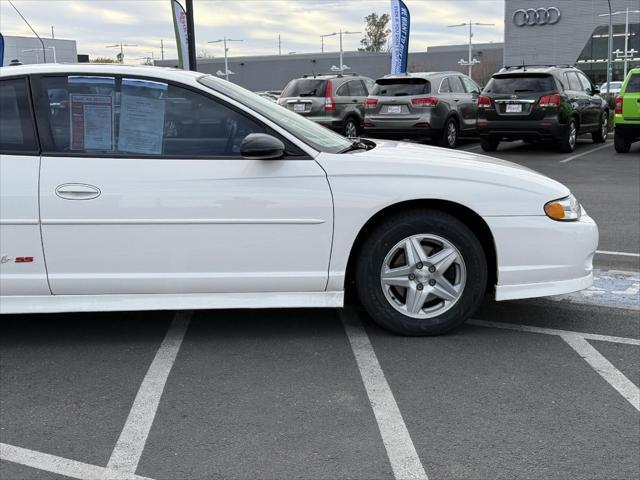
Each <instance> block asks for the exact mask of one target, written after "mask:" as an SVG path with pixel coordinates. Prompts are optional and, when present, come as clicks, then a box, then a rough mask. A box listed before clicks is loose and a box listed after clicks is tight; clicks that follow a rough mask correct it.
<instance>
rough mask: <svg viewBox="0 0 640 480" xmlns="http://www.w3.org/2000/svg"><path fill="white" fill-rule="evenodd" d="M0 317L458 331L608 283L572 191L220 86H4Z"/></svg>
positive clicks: (91, 78) (148, 76)
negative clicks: (475, 318) (290, 312)
mask: <svg viewBox="0 0 640 480" xmlns="http://www.w3.org/2000/svg"><path fill="white" fill-rule="evenodd" d="M0 149H1V150H0V153H1V155H2V156H1V161H0V194H1V198H0V200H1V202H0V212H1V214H0V222H1V231H0V249H1V251H0V255H1V264H0V293H1V297H0V311H1V312H2V313H41V312H78V311H104V310H158V309H208V308H212V309H213V308H268V307H341V306H342V305H343V303H344V298H345V292H347V293H349V292H350V291H353V293H354V294H356V293H357V296H358V298H359V300H360V302H361V303H362V304H363V306H364V307H365V308H366V310H367V311H368V313H369V314H370V315H371V317H372V318H373V319H374V320H375V321H376V322H377V323H379V324H380V325H381V326H383V327H385V328H387V329H389V330H392V331H394V332H398V333H401V334H407V335H432V334H438V333H443V332H445V331H448V330H450V329H452V328H454V327H456V326H458V325H460V324H461V323H463V322H464V321H465V320H466V319H467V318H469V317H470V316H471V315H473V313H474V311H475V310H476V309H477V308H478V306H479V305H480V303H481V301H482V299H483V298H484V296H485V293H487V292H490V293H492V294H495V298H496V299H497V300H508V299H516V298H526V297H537V296H544V295H553V294H559V293H565V292H571V291H575V290H580V289H583V288H586V287H588V286H590V285H591V284H592V258H593V255H594V252H595V249H596V247H597V243H598V230H597V227H596V224H595V223H594V221H593V220H592V219H591V218H590V217H589V216H588V215H587V213H586V212H585V210H584V209H583V208H582V207H581V206H580V204H579V203H578V202H577V201H576V199H575V198H574V197H573V196H572V195H571V193H570V191H569V190H568V189H567V188H566V187H565V186H563V185H561V184H560V183H558V182H556V181H554V180H551V179H549V178H547V177H545V176H543V175H540V174H538V173H536V172H533V171H531V170H528V169H526V168H523V167H520V166H518V165H514V164H511V163H508V162H505V161H500V160H496V159H493V158H489V157H485V156H481V155H476V154H472V153H467V152H461V151H454V150H445V149H440V148H435V147H429V146H423V145H416V144H409V143H402V142H391V141H379V140H349V139H346V138H344V137H342V136H339V135H337V134H335V133H332V132H331V131H329V130H327V129H325V128H324V127H321V126H319V125H317V124H315V123H313V122H311V121H308V120H306V119H305V118H303V117H302V116H299V115H297V114H294V113H291V112H289V111H287V110H286V109H284V108H282V107H280V106H278V105H276V104H274V103H272V102H270V101H268V100H264V99H262V98H260V97H259V96H257V95H254V94H252V93H250V92H249V91H247V90H244V89H242V88H240V87H238V86H236V85H233V84H232V83H228V82H225V81H223V80H220V79H217V78H215V77H212V76H210V75H203V74H201V73H196V72H185V71H181V70H173V69H161V68H154V67H126V66H113V65H108V66H107V65H54V64H52V65H34V66H16V67H7V68H2V69H0Z"/></svg>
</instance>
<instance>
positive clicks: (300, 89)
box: [281, 78, 327, 97]
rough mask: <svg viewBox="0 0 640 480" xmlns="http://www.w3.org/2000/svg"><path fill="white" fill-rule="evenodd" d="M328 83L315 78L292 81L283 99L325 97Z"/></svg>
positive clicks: (283, 94)
mask: <svg viewBox="0 0 640 480" xmlns="http://www.w3.org/2000/svg"><path fill="white" fill-rule="evenodd" d="M326 92H327V81H326V80H317V79H315V78H299V79H297V80H291V81H290V82H289V84H288V85H287V86H286V87H285V89H284V90H283V91H282V95H281V97H324V95H325V93H326Z"/></svg>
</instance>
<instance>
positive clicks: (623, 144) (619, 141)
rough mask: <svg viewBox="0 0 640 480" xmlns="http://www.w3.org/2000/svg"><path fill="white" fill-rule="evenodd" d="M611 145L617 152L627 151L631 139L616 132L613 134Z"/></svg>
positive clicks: (629, 148)
mask: <svg viewBox="0 0 640 480" xmlns="http://www.w3.org/2000/svg"><path fill="white" fill-rule="evenodd" d="M613 147H614V148H615V149H616V152H618V153H629V150H631V139H630V138H626V137H625V136H624V135H620V134H619V133H616V134H615V135H614V136H613Z"/></svg>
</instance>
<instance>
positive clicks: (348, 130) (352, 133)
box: [344, 120, 358, 138]
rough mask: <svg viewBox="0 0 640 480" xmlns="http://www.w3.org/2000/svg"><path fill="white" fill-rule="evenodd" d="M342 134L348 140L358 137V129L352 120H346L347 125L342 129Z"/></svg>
mask: <svg viewBox="0 0 640 480" xmlns="http://www.w3.org/2000/svg"><path fill="white" fill-rule="evenodd" d="M344 133H345V134H346V136H347V137H349V138H354V137H357V136H358V127H357V126H356V123H355V122H354V121H353V120H347V124H346V125H345V127H344Z"/></svg>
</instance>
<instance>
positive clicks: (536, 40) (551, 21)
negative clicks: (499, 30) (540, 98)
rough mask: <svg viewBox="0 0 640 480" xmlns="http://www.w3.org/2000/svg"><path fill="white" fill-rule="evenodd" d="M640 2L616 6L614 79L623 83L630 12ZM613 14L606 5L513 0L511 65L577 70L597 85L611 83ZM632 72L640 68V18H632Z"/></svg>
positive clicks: (508, 13)
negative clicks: (609, 55)
mask: <svg viewBox="0 0 640 480" xmlns="http://www.w3.org/2000/svg"><path fill="white" fill-rule="evenodd" d="M627 8H628V9H629V10H636V11H637V10H640V0H611V11H612V12H613V13H616V12H625V13H620V14H618V15H614V16H613V17H612V18H613V51H614V55H613V69H612V70H613V71H612V74H613V79H614V80H622V77H623V69H624V60H623V55H624V48H625V36H626V35H625V30H626V26H625V24H626V9H627ZM607 13H609V6H608V3H607V1H606V0H507V1H506V2H505V12H504V27H505V28H504V64H505V65H520V64H522V63H525V64H527V65H535V64H538V65H550V64H553V65H559V64H568V65H575V66H576V67H578V68H580V69H581V70H583V71H584V72H585V73H586V74H587V75H588V76H589V77H590V78H591V79H592V80H593V81H595V82H596V83H598V84H599V83H602V82H604V81H605V80H606V78H607V45H608V36H609V17H608V16H600V15H602V14H607ZM627 38H628V42H627V43H628V44H627V55H629V63H628V65H629V68H631V66H640V13H629V33H628V37H627Z"/></svg>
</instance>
